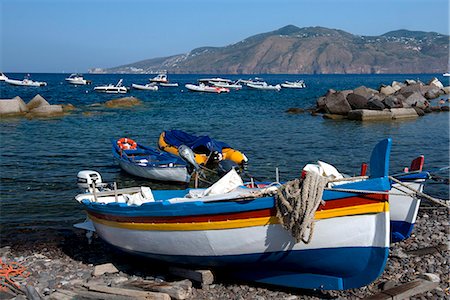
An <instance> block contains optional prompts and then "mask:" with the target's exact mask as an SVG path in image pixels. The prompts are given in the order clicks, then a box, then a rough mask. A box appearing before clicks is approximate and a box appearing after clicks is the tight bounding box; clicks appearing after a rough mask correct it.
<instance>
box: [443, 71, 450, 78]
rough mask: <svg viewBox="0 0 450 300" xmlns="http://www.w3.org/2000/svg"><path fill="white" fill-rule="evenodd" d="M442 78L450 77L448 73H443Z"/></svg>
mask: <svg viewBox="0 0 450 300" xmlns="http://www.w3.org/2000/svg"><path fill="white" fill-rule="evenodd" d="M442 76H445V77H448V76H450V73H449V72H445V73H444V74H442Z"/></svg>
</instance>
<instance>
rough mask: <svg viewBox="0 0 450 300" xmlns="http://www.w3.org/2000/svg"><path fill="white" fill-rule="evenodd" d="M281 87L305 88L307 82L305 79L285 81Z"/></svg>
mask: <svg viewBox="0 0 450 300" xmlns="http://www.w3.org/2000/svg"><path fill="white" fill-rule="evenodd" d="M281 87H283V88H288V89H303V88H306V84H305V82H304V81H303V80H297V81H285V82H284V83H282V84H281Z"/></svg>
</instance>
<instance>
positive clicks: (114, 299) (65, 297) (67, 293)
mask: <svg viewBox="0 0 450 300" xmlns="http://www.w3.org/2000/svg"><path fill="white" fill-rule="evenodd" d="M48 299H49V300H73V299H85V300H136V299H147V298H136V297H133V296H124V295H113V294H106V293H100V292H92V291H87V290H64V289H59V290H57V291H56V292H54V293H52V294H51V295H50V296H49V297H48Z"/></svg>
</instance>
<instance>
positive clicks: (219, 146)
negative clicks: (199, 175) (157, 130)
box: [158, 130, 248, 167]
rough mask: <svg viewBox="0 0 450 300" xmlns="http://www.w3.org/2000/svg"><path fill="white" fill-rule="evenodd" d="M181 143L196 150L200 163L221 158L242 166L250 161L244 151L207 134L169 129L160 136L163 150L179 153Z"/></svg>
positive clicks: (204, 163) (160, 146) (160, 144)
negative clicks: (200, 134)
mask: <svg viewBox="0 0 450 300" xmlns="http://www.w3.org/2000/svg"><path fill="white" fill-rule="evenodd" d="M181 145H186V146H188V147H189V148H190V149H192V151H194V154H195V161H196V162H197V163H198V164H200V165H207V164H214V163H218V162H219V161H221V160H231V161H233V162H234V163H236V164H237V165H239V166H242V167H244V166H245V165H246V164H247V163H248V159H247V157H246V156H245V155H244V154H243V153H242V152H240V151H238V150H236V149H233V148H232V147H231V146H230V145H228V144H226V143H224V142H221V141H217V140H215V139H212V138H210V137H209V136H206V135H205V136H196V135H192V134H189V133H187V132H184V131H182V130H167V131H163V132H162V133H161V134H160V136H159V140H158V147H159V149H161V150H164V151H167V152H170V153H172V154H175V155H179V153H178V147H179V146H181Z"/></svg>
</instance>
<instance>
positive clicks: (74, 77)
mask: <svg viewBox="0 0 450 300" xmlns="http://www.w3.org/2000/svg"><path fill="white" fill-rule="evenodd" d="M65 80H66V81H67V82H68V83H70V84H74V85H86V84H91V83H92V81H90V80H86V79H84V78H83V75H82V74H77V73H73V74H70V76H69V77H67V78H65Z"/></svg>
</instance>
